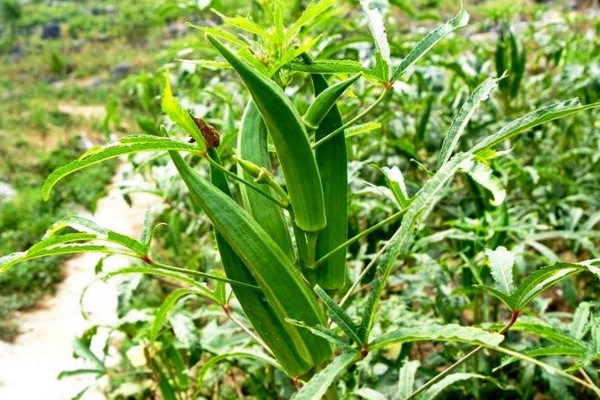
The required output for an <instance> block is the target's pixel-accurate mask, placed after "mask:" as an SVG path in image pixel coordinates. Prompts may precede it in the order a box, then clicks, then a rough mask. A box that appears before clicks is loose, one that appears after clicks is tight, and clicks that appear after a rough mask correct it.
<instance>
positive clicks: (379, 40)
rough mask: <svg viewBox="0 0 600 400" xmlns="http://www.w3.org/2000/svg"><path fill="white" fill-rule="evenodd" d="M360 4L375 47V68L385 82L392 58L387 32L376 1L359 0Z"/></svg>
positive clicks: (388, 75) (390, 71)
mask: <svg viewBox="0 0 600 400" xmlns="http://www.w3.org/2000/svg"><path fill="white" fill-rule="evenodd" d="M360 5H361V7H362V9H363V13H364V15H365V17H366V18H367V24H368V25H369V30H370V31H371V36H372V37H373V40H374V41H375V46H376V48H377V64H376V66H375V70H376V71H381V73H378V74H377V75H378V76H379V78H380V79H381V80H382V81H384V82H387V81H389V79H390V77H391V76H392V58H391V54H390V45H389V43H388V38H387V33H386V32H385V23H384V21H383V15H382V14H381V11H380V10H379V9H378V8H377V2H376V1H375V0H360Z"/></svg>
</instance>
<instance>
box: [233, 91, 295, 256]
mask: <svg viewBox="0 0 600 400" xmlns="http://www.w3.org/2000/svg"><path fill="white" fill-rule="evenodd" d="M267 135H268V131H267V126H266V125H265V123H264V121H263V119H262V116H261V115H260V113H259V112H258V109H257V108H256V105H255V104H254V102H252V101H249V102H248V105H247V106H246V109H245V110H244V115H243V117H242V122H241V125H240V131H239V134H238V144H237V146H238V153H239V155H240V157H241V159H239V160H238V159H236V161H237V162H238V165H239V166H240V168H239V169H242V170H243V171H239V173H240V174H242V175H247V176H251V177H253V178H255V181H256V182H257V183H261V182H260V181H261V177H267V176H266V175H265V174H269V176H268V177H267V179H268V182H264V183H262V184H261V187H262V189H263V190H264V191H265V192H267V193H271V194H274V195H276V196H275V197H277V196H279V197H281V196H286V197H287V194H286V193H285V192H283V193H282V189H281V187H280V186H279V185H277V183H276V182H275V181H274V180H273V179H272V175H270V173H269V172H268V171H269V170H270V169H271V159H270V156H269V151H268V141H267ZM261 174H262V175H261ZM275 185H276V186H275ZM240 190H241V193H242V202H243V204H244V207H245V208H246V210H247V211H248V212H249V213H250V215H252V216H253V217H254V219H255V220H256V222H258V224H259V225H260V226H262V227H263V228H264V230H265V231H266V232H267V233H268V234H269V236H271V238H273V240H275V242H276V243H277V244H278V245H279V247H280V248H281V249H282V250H283V252H284V253H286V254H287V255H288V256H289V257H290V259H293V257H294V252H293V250H292V242H291V239H290V232H289V230H288V227H287V225H286V222H285V219H284V216H283V211H282V210H281V207H279V206H278V205H277V204H274V203H273V202H272V201H270V200H269V199H266V198H265V197H264V196H261V195H260V193H256V192H255V191H253V190H248V189H247V188H246V187H244V186H242V187H241V188H240Z"/></svg>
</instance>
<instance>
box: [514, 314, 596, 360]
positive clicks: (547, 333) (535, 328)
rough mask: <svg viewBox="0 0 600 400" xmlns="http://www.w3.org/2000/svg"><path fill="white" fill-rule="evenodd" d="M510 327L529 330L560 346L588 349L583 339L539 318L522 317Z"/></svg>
mask: <svg viewBox="0 0 600 400" xmlns="http://www.w3.org/2000/svg"><path fill="white" fill-rule="evenodd" d="M510 329H511V331H515V332H527V333H529V334H532V335H536V336H539V337H541V338H544V339H546V340H549V341H551V342H554V343H556V344H557V345H559V346H564V347H569V348H571V349H580V350H581V351H582V352H584V351H585V350H586V349H587V347H586V345H585V343H584V342H583V341H581V340H578V339H576V338H574V337H572V336H571V335H569V334H567V333H566V332H563V331H562V330H560V329H558V328H556V327H554V326H551V325H548V324H546V323H544V322H542V321H540V320H537V319H533V318H527V317H522V318H521V320H519V321H518V322H517V323H515V324H514V325H513V326H512V327H511V328H510Z"/></svg>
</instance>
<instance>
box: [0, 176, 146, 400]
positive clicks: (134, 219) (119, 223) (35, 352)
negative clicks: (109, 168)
mask: <svg viewBox="0 0 600 400" xmlns="http://www.w3.org/2000/svg"><path fill="white" fill-rule="evenodd" d="M124 168H125V167H122V168H120V169H119V171H118V172H117V174H116V175H115V179H114V180H113V189H111V190H110V192H109V195H108V196H107V197H105V198H104V199H102V200H100V201H99V203H98V207H97V211H96V214H95V215H94V216H93V217H92V218H93V219H94V220H95V221H96V222H98V223H99V224H100V225H101V226H104V227H107V228H110V229H112V230H114V231H117V232H119V233H123V234H126V235H130V236H133V237H136V238H137V237H139V235H140V232H141V228H142V221H143V217H144V213H145V210H146V207H147V205H148V204H150V203H151V201H152V199H153V198H152V197H149V196H145V195H133V196H132V199H133V207H131V208H130V207H129V206H128V205H127V203H126V202H125V201H124V200H123V198H122V197H121V195H120V193H119V191H118V189H115V188H114V183H116V182H118V181H119V180H120V179H121V175H122V172H123V171H124ZM100 257H101V256H100V255H96V254H83V255H81V256H77V257H75V258H72V259H70V260H69V261H68V262H67V263H66V264H65V266H64V275H65V279H64V280H63V281H62V282H61V283H60V285H59V286H58V288H57V292H56V294H55V295H54V296H52V297H48V298H46V299H44V300H42V301H41V302H40V304H39V306H38V307H36V308H35V309H34V310H31V311H28V312H23V313H21V314H20V315H18V316H17V318H16V319H17V321H19V324H20V327H21V330H22V332H23V334H21V335H20V336H19V337H18V338H17V340H16V341H15V343H13V344H7V343H4V342H1V341H0V399H3V400H4V399H6V400H9V399H10V400H13V399H14V400H21V399H23V400H30V399H31V400H33V399H39V400H64V399H70V398H71V397H73V396H75V395H76V394H77V393H78V392H79V391H81V390H82V389H83V388H85V387H86V386H87V385H88V384H90V383H92V382H93V379H92V378H88V377H70V378H65V379H63V380H61V381H57V380H56V377H57V376H58V374H59V373H60V372H61V371H64V370H73V369H78V368H81V367H84V366H86V364H85V363H84V362H83V361H81V360H75V359H73V358H72V356H71V353H72V344H73V339H74V338H75V337H76V336H77V335H79V334H81V333H82V332H83V331H84V330H85V329H86V328H87V327H89V326H90V322H88V321H86V320H85V319H84V318H83V317H82V315H81V313H80V308H79V298H80V295H81V293H82V290H83V289H84V287H85V286H87V285H88V284H90V283H91V282H93V284H92V285H91V286H90V289H89V290H88V292H87V294H86V296H85V298H84V302H83V304H84V309H85V311H86V314H87V317H88V319H90V320H91V321H93V322H94V323H101V324H102V323H108V324H110V323H111V322H115V321H116V319H117V315H116V308H117V284H118V283H117V281H116V280H115V279H113V280H111V281H109V282H108V283H103V282H101V281H97V280H96V281H95V278H96V277H95V275H94V267H95V266H96V264H97V262H98V260H99V259H100ZM129 261H130V260H128V259H126V258H118V257H111V258H109V259H108V260H107V261H106V262H105V266H106V267H107V268H111V269H112V268H116V267H119V266H124V265H127V264H128V262H129ZM87 367H88V368H89V367H90V365H89V364H87ZM82 399H85V400H97V399H104V396H103V395H102V394H101V393H100V392H99V391H95V390H91V391H88V392H87V393H86V394H85V396H84V397H83V398H82Z"/></svg>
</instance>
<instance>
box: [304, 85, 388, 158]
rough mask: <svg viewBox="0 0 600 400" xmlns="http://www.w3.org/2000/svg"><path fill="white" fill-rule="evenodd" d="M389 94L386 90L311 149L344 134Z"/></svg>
mask: <svg viewBox="0 0 600 400" xmlns="http://www.w3.org/2000/svg"><path fill="white" fill-rule="evenodd" d="M389 92H390V88H386V89H385V90H384V91H383V92H382V93H381V95H380V96H379V97H378V98H377V99H376V100H375V101H374V102H373V104H371V105H370V106H369V107H367V108H365V109H364V110H363V111H362V112H361V113H360V114H358V115H357V116H356V117H354V118H352V119H351V120H350V121H348V122H346V123H345V124H344V125H342V126H340V127H339V128H337V129H336V130H334V131H333V132H331V133H330V134H328V135H327V136H325V137H323V138H321V139H319V140H317V141H316V142H315V143H314V144H313V145H312V147H313V149H315V148H317V147H318V146H320V145H322V144H323V143H325V142H327V141H328V140H330V139H333V138H334V137H335V136H336V135H338V134H340V133H342V132H344V130H345V129H346V128H348V127H350V126H351V125H352V124H354V123H355V122H356V121H358V120H360V119H361V118H363V117H364V116H365V115H367V114H368V113H370V112H371V111H373V109H374V108H375V107H377V105H379V103H381V102H382V101H383V99H385V96H386V95H387V94H388V93H389Z"/></svg>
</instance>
